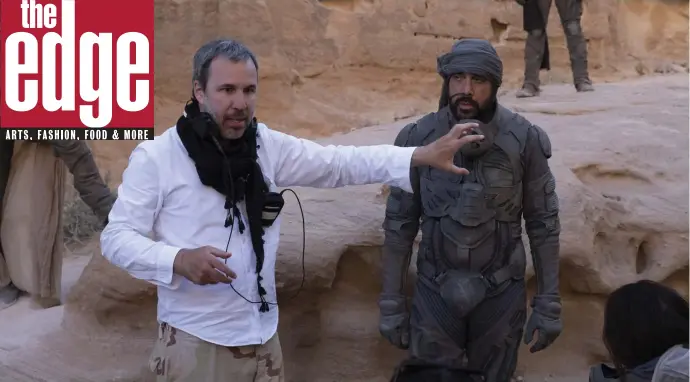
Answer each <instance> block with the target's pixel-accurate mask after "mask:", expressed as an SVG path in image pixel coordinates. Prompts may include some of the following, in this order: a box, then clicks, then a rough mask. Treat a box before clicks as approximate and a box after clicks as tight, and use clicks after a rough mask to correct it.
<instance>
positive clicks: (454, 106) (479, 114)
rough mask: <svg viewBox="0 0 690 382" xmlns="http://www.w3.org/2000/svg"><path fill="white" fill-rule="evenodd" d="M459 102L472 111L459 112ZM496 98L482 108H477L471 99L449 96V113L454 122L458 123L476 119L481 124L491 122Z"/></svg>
mask: <svg viewBox="0 0 690 382" xmlns="http://www.w3.org/2000/svg"><path fill="white" fill-rule="evenodd" d="M460 102H466V103H469V104H471V105H472V111H471V112H469V113H467V112H462V111H461V110H460V107H459V106H460ZM495 105H496V98H495V97H492V98H491V99H490V100H489V102H487V104H486V105H484V106H483V107H481V106H479V103H477V101H475V100H473V99H472V97H468V96H464V95H453V96H451V102H450V111H451V113H452V114H453V118H455V120H457V121H460V120H463V119H476V120H479V121H481V122H483V123H489V122H491V119H493V114H494V111H495Z"/></svg>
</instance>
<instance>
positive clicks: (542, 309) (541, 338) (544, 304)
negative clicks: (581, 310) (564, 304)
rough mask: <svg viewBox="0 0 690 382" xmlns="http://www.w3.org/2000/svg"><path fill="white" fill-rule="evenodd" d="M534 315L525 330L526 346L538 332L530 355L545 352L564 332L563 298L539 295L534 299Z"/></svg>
mask: <svg viewBox="0 0 690 382" xmlns="http://www.w3.org/2000/svg"><path fill="white" fill-rule="evenodd" d="M531 305H532V314H531V315H530V317H529V320H527V327H526V328H525V338H524V340H525V345H529V344H530V343H531V342H532V339H533V337H534V332H535V331H536V332H537V336H538V337H537V341H536V342H535V343H534V345H532V347H531V348H530V349H529V351H530V353H536V352H538V351H541V350H544V349H546V348H547V347H549V345H551V344H552V343H553V342H554V341H555V340H556V338H558V336H559V335H560V334H561V331H562V330H563V323H562V322H561V298H560V297H559V296H557V295H537V296H534V298H533V299H532V304H531Z"/></svg>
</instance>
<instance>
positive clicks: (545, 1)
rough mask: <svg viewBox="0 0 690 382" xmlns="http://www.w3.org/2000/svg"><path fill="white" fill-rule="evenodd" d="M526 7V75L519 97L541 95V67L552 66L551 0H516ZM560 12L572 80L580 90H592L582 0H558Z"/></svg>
mask: <svg viewBox="0 0 690 382" xmlns="http://www.w3.org/2000/svg"><path fill="white" fill-rule="evenodd" d="M517 2H518V3H519V4H520V5H522V7H523V22H524V29H525V31H526V32H527V40H526V41H525V79H524V83H523V85H522V89H520V90H518V92H517V94H516V96H517V97H518V98H526V97H534V96H537V95H539V92H540V89H539V85H540V84H539V71H540V70H541V69H546V70H549V69H550V68H551V65H550V63H549V41H548V37H547V35H546V26H547V24H548V20H549V11H550V10H551V2H552V0H517ZM555 2H556V9H557V10H558V16H559V17H560V18H561V25H563V30H564V32H565V38H566V42H567V44H568V52H569V53H570V66H571V68H572V71H573V83H574V84H575V89H576V90H577V91H578V92H589V91H593V90H594V87H593V86H592V81H591V80H590V79H589V73H588V71H587V41H585V36H584V35H583V34H582V24H581V19H582V0H555Z"/></svg>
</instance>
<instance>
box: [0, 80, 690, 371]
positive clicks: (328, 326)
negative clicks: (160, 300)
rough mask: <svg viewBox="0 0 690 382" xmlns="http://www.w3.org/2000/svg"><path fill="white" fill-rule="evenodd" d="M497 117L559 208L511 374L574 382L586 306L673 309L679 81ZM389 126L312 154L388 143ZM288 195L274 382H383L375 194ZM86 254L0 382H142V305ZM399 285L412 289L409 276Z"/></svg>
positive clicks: (679, 264) (680, 200) (678, 273)
mask: <svg viewBox="0 0 690 382" xmlns="http://www.w3.org/2000/svg"><path fill="white" fill-rule="evenodd" d="M649 94H655V97H649ZM546 100H549V101H546ZM504 102H505V104H506V105H507V106H509V107H511V108H513V109H514V110H516V111H519V112H521V113H522V114H523V115H525V116H526V117H527V118H529V119H530V120H531V121H533V122H534V123H537V124H539V125H540V126H542V127H543V128H544V129H545V130H546V131H547V132H548V133H549V134H550V136H551V139H552V142H553V145H554V147H555V152H554V156H553V159H552V160H551V164H552V168H553V171H554V173H555V175H556V178H557V181H558V186H557V191H558V193H559V197H560V201H561V208H562V214H561V218H562V226H563V234H562V247H561V248H562V252H561V254H562V267H561V278H562V280H563V281H562V293H563V296H564V322H565V328H566V329H565V331H564V333H563V335H562V336H561V337H560V338H559V340H558V341H557V343H556V344H555V345H554V346H553V347H552V348H551V349H550V350H548V351H546V352H544V353H541V354H538V355H530V354H522V355H521V359H520V365H519V372H520V373H523V374H525V378H526V379H527V380H528V381H529V380H534V379H533V378H541V379H543V378H544V377H549V376H550V377H551V378H552V380H554V381H570V380H573V381H574V380H576V379H577V380H582V379H583V378H584V377H585V376H584V375H583V374H586V372H587V365H588V364H590V363H591V362H595V361H600V360H602V359H604V358H605V351H604V349H603V346H602V345H601V342H600V333H599V330H600V329H599V328H600V322H601V319H602V317H601V309H602V300H603V298H604V296H605V295H606V294H608V293H609V292H610V291H611V290H612V289H614V288H616V287H618V286H621V285H623V284H625V283H628V282H631V281H634V280H638V279H641V278H649V279H653V280H658V281H664V282H666V283H668V284H670V285H673V286H674V287H676V288H677V289H678V290H680V291H682V292H683V293H684V294H685V295H686V296H687V293H688V283H687V272H688V223H687V222H688V200H687V195H688V171H689V168H688V160H687V159H688V158H687V153H688V135H687V134H688V133H687V115H688V109H687V104H688V85H687V76H684V75H676V76H664V77H656V78H646V79H643V80H638V81H635V82H631V83H620V84H606V85H601V86H599V87H598V89H597V91H596V92H594V93H591V95H588V96H587V97H583V96H582V95H580V94H576V93H574V92H572V89H571V88H570V87H567V86H559V87H557V86H552V87H547V88H546V90H545V94H544V97H543V98H542V100H527V101H525V100H514V99H512V98H507V99H505V100H504ZM405 122H406V121H400V122H398V123H395V124H392V125H382V126H374V127H370V128H366V129H362V130H359V131H356V132H352V133H349V134H344V135H340V136H336V137H332V138H329V139H326V140H323V142H328V143H337V144H374V143H386V142H391V141H392V140H393V137H394V136H395V134H396V133H397V131H398V130H399V129H400V127H401V126H402V125H403V124H404V123H405ZM295 191H296V192H297V193H298V195H299V196H300V199H301V203H302V206H303V208H304V213H305V218H306V227H307V231H306V238H307V239H306V257H305V268H306V283H305V288H304V290H302V292H301V293H300V294H299V295H298V297H296V298H295V299H292V298H291V296H294V293H295V292H296V291H297V289H298V287H299V285H300V283H301V277H302V272H301V271H302V269H301V250H302V236H301V234H302V231H301V230H302V223H301V217H300V213H299V209H298V205H297V203H296V202H295V201H293V199H291V197H290V196H288V197H287V205H286V208H285V210H284V213H283V214H282V239H281V240H282V242H281V246H280V250H279V252H280V253H279V260H278V264H277V273H278V284H279V289H280V300H281V324H280V333H281V342H282V343H283V348H284V354H285V359H286V367H287V371H288V373H289V381H295V382H296V381H334V380H337V381H343V382H347V381H382V382H383V381H386V378H387V377H388V376H389V372H390V370H391V369H392V367H393V366H394V364H395V363H396V362H397V360H398V359H399V358H400V357H401V356H403V353H402V352H399V351H396V350H394V349H392V347H391V346H389V345H388V344H387V343H386V342H385V341H383V340H382V339H381V338H380V336H379V334H378V329H377V320H378V311H377V307H376V297H377V293H378V291H379V288H380V285H379V281H378V280H379V279H378V274H379V269H378V268H379V267H380V251H379V248H380V245H381V243H382V240H383V237H382V230H381V221H382V217H383V210H384V203H385V194H386V190H385V187H381V186H360V187H348V188H343V189H336V190H310V189H302V188H298V189H296V190H295ZM286 195H290V194H289V193H288V194H286ZM94 252H96V253H95V255H94V257H93V259H92V261H91V262H90V263H89V265H88V266H87V267H86V269H85V271H84V273H83V274H82V276H81V278H80V280H79V282H78V283H77V285H76V286H74V287H73V288H72V292H71V294H70V296H69V298H68V300H67V303H66V305H65V307H64V311H65V313H64V321H63V324H62V329H61V330H56V331H54V332H50V333H48V334H46V335H44V336H43V337H41V338H39V339H37V340H36V341H35V342H33V343H31V344H27V345H24V346H22V347H21V348H20V349H18V351H16V352H13V353H11V355H10V356H9V358H6V359H1V358H0V360H2V362H1V363H4V364H6V365H7V366H6V367H5V368H3V367H2V366H0V376H2V375H4V374H3V373H5V374H7V373H11V372H17V370H24V373H29V374H28V375H31V376H32V377H43V378H47V377H48V376H51V377H52V378H51V379H50V380H54V381H56V382H62V381H68V380H69V381H73V380H79V381H81V380H84V381H87V380H91V381H93V380H98V381H112V380H118V381H146V380H148V379H147V378H150V377H151V376H150V373H146V371H145V369H146V367H147V364H146V359H147V356H148V354H149V351H150V349H151V346H152V343H153V339H154V336H155V290H154V289H153V288H152V287H151V286H149V285H147V284H146V283H144V282H141V281H136V280H133V279H132V278H131V277H129V276H128V275H127V274H125V273H124V272H122V271H120V270H119V269H117V268H115V267H113V266H112V265H110V264H108V263H107V261H105V260H104V259H103V258H102V256H100V255H99V254H98V253H97V249H95V250H94ZM410 273H411V277H412V278H414V267H413V269H412V270H411V272H410ZM532 273H533V272H532V271H531V270H530V271H529V276H531V275H532ZM28 360H31V362H28ZM94 365H99V367H98V368H97V369H95V370H94V369H93V366H94ZM68 366H69V367H68ZM89 367H90V368H91V370H90V371H87V370H89ZM27 369H28V370H30V372H27V371H26V370H27ZM8 375H15V374H8ZM116 376H118V378H119V379H118V378H115V377H116ZM56 378H57V379H56ZM80 378H81V379H80Z"/></svg>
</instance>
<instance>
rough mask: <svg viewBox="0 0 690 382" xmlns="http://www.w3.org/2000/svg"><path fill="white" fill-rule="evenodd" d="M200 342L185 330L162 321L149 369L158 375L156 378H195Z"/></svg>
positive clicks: (161, 380)
mask: <svg viewBox="0 0 690 382" xmlns="http://www.w3.org/2000/svg"><path fill="white" fill-rule="evenodd" d="M198 342H200V341H199V340H198V339H196V338H193V337H191V336H190V335H188V334H186V333H185V332H182V331H179V330H177V329H175V328H174V327H172V326H170V325H168V324H166V323H161V324H160V325H159V326H158V339H157V340H156V344H155V346H154V348H153V352H152V353H151V356H150V357H149V370H151V372H152V373H154V374H155V375H156V380H157V381H158V382H173V381H186V380H187V379H188V378H194V372H195V370H196V368H197V355H196V351H197V348H198V346H199V344H198ZM191 380H192V381H193V380H194V379H191Z"/></svg>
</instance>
